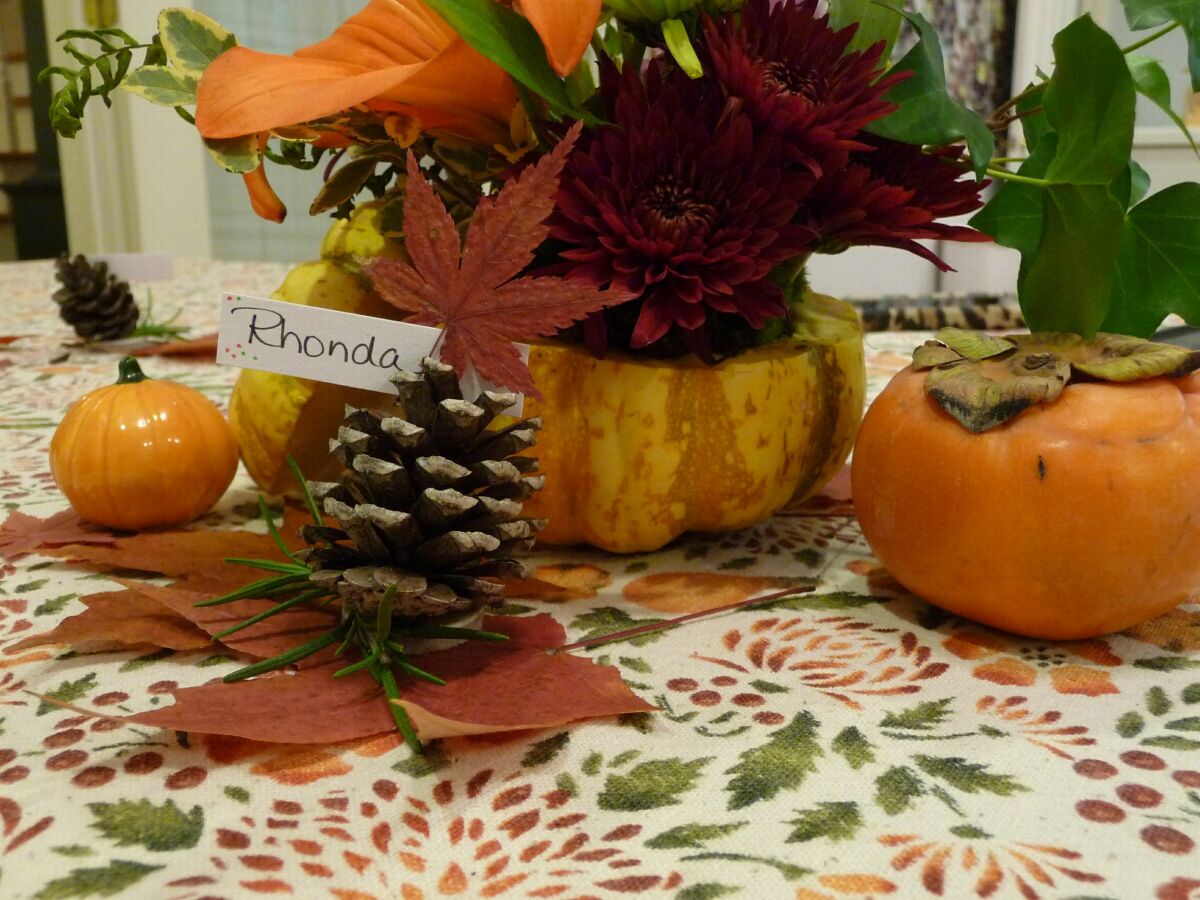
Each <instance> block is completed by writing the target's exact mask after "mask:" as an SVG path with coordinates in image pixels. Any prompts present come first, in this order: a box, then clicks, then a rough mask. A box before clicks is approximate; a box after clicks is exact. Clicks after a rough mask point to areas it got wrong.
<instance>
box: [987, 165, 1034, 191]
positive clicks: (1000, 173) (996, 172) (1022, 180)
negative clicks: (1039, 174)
mask: <svg viewBox="0 0 1200 900" xmlns="http://www.w3.org/2000/svg"><path fill="white" fill-rule="evenodd" d="M987 173H988V175H989V176H990V177H992V178H999V179H1000V180H1001V181H1015V182H1016V183H1017V184H1029V185H1033V186H1034V187H1042V188H1044V187H1046V186H1047V185H1049V184H1050V182H1048V181H1047V180H1046V179H1045V178H1030V177H1029V176H1028V175H1018V174H1017V173H1015V172H1008V171H1005V170H1004V169H998V168H996V167H994V166H988V170H987Z"/></svg>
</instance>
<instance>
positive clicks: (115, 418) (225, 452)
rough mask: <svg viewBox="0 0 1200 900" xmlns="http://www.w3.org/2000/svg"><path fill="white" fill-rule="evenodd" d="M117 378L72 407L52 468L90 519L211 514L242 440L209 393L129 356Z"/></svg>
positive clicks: (105, 521)
mask: <svg viewBox="0 0 1200 900" xmlns="http://www.w3.org/2000/svg"><path fill="white" fill-rule="evenodd" d="M119 371H120V377H119V378H118V379H117V383H116V384H111V385H109V386H108V387H103V388H100V389H98V390H95V391H92V392H91V393H89V394H86V395H85V396H83V397H82V398H80V399H79V400H78V401H77V402H76V403H75V404H73V405H72V406H71V408H70V409H69V410H68V411H67V414H66V416H64V417H63V420H62V423H61V424H60V425H59V426H58V429H57V430H56V431H55V432H54V438H53V440H51V442H50V471H51V472H52V473H53V475H54V480H55V481H57V482H58V486H59V488H61V489H62V492H63V493H64V494H66V495H67V499H68V500H70V501H71V505H72V506H73V507H75V510H76V511H77V512H78V513H79V515H80V516H82V517H83V518H85V519H87V520H89V521H92V522H96V523H99V524H101V525H107V526H108V527H110V528H119V529H124V530H135V529H139V528H150V527H154V526H158V525H181V524H183V523H184V522H189V521H191V520H192V519H194V518H196V516H199V515H201V514H202V513H205V512H207V511H208V510H209V509H210V508H211V507H212V505H213V504H214V503H216V502H217V500H219V499H220V497H221V495H222V494H223V493H225V489H226V488H227V487H229V483H230V482H231V481H232V480H233V475H234V472H235V471H237V461H238V453H237V442H236V441H235V440H234V436H233V430H232V429H231V428H230V427H229V423H228V422H226V421H225V417H224V416H223V415H221V411H220V410H219V409H217V407H216V406H215V405H213V403H212V401H210V400H209V399H208V398H206V397H205V396H204V395H203V394H201V393H200V392H198V391H196V390H193V389H192V388H190V387H187V386H186V385H182V384H179V383H177V382H173V381H156V380H153V379H150V378H147V377H146V376H145V375H144V374H143V373H142V370H141V368H140V367H139V366H138V363H137V360H136V359H134V358H133V357H126V358H125V359H123V360H122V361H121V364H120V368H119Z"/></svg>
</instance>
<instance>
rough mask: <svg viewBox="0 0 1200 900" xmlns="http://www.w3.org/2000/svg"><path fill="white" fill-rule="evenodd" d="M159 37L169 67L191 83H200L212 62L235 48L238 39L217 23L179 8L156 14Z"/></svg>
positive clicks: (204, 16) (202, 15)
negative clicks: (231, 48)
mask: <svg viewBox="0 0 1200 900" xmlns="http://www.w3.org/2000/svg"><path fill="white" fill-rule="evenodd" d="M158 37H159V40H160V41H161V42H162V47H163V52H164V53H166V55H167V60H168V61H169V62H170V64H171V68H172V69H174V70H175V71H176V72H177V73H178V74H179V75H180V76H181V77H183V78H185V79H190V80H192V81H199V80H200V76H201V75H203V74H204V70H205V69H207V68H208V66H209V64H210V63H211V62H212V61H213V60H214V59H216V58H217V57H218V56H220V55H221V54H222V53H224V52H225V51H226V50H228V49H229V48H230V47H235V46H237V39H236V38H235V37H234V36H233V35H232V34H230V33H229V32H228V31H227V30H226V29H225V28H224V27H222V26H221V24H220V23H218V22H216V21H214V20H213V19H210V18H209V17H208V16H206V15H204V14H203V13H198V12H196V11H195V10H193V9H181V8H178V7H174V8H171V9H164V10H163V11H162V12H160V13H159V14H158Z"/></svg>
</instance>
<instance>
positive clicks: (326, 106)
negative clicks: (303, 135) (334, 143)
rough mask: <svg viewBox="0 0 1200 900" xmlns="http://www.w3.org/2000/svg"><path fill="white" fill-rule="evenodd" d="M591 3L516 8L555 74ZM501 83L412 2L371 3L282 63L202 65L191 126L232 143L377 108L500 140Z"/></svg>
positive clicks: (588, 23)
mask: <svg viewBox="0 0 1200 900" xmlns="http://www.w3.org/2000/svg"><path fill="white" fill-rule="evenodd" d="M600 2H601V0H524V2H523V3H522V4H521V8H522V10H523V12H524V13H525V15H526V16H528V18H529V20H530V22H531V23H532V24H533V26H534V28H535V29H536V30H537V31H538V33H539V34H540V35H541V36H542V39H543V41H544V42H545V45H546V52H547V58H548V59H549V60H550V61H551V64H552V65H553V66H554V67H555V69H556V70H558V71H559V72H562V73H564V74H565V73H566V72H569V71H570V70H571V69H573V68H574V66H575V65H576V64H577V63H578V61H579V59H580V57H581V56H582V55H583V53H584V51H585V50H586V49H587V44H588V41H589V40H590V38H591V35H592V32H594V31H595V28H596V21H597V19H598V18H599V15H600ZM516 99H517V98H516V91H515V89H514V87H513V85H512V81H511V80H510V79H509V76H508V75H507V74H506V73H505V72H504V71H503V70H502V69H501V68H500V67H499V66H497V65H495V64H494V63H492V62H491V61H490V60H488V59H487V58H485V57H484V56H483V55H481V54H479V53H477V52H476V51H475V50H473V49H472V48H471V47H469V46H468V45H467V44H466V43H465V42H464V41H463V40H462V38H460V37H459V36H458V34H457V33H455V31H454V30H453V29H452V28H451V27H450V26H449V25H448V24H446V22H445V21H443V20H442V19H441V18H440V17H439V16H437V15H436V14H435V13H434V12H432V11H431V10H430V9H429V7H427V6H426V5H425V4H424V3H423V2H421V0H371V2H370V3H368V4H367V5H366V7H364V8H363V10H362V11H361V12H359V13H356V14H355V15H353V16H351V17H350V18H349V19H347V20H346V21H345V22H343V23H342V24H341V25H340V26H339V27H338V28H337V30H336V31H335V32H334V33H333V34H332V35H330V36H329V37H328V38H326V39H325V40H323V41H321V42H319V43H317V44H314V45H312V46H311V47H306V48H304V49H302V50H299V51H297V52H296V53H295V54H294V55H292V56H284V55H278V54H271V53H261V52H258V51H256V50H250V49H248V48H245V47H234V48H232V49H230V50H227V51H226V52H225V53H223V54H221V56H220V57H218V58H217V59H216V60H214V61H213V63H212V64H211V65H210V66H209V67H208V69H207V70H206V71H205V73H204V77H203V78H202V79H201V82H200V88H199V91H198V94H197V104H196V127H197V128H198V129H199V130H200V133H201V134H202V135H203V136H204V137H206V138H228V137H238V136H241V135H245V134H254V133H259V132H265V131H271V130H273V129H277V128H283V127H286V126H289V125H296V124H299V123H302V122H308V121H312V120H313V119H319V118H321V117H324V116H330V115H334V114H336V113H338V112H341V111H342V110H345V109H348V108H350V107H353V106H358V105H361V104H366V105H367V106H372V105H376V104H378V105H379V106H380V107H382V108H386V109H388V110H389V111H393V112H394V111H400V110H403V111H404V112H406V113H408V114H410V115H413V116H414V117H416V118H417V119H420V120H421V121H422V122H424V123H427V125H428V126H429V127H431V128H433V129H435V130H437V131H442V132H445V133H449V134H454V135H457V136H459V137H463V138H467V139H469V140H474V141H480V142H485V143H500V142H503V141H504V140H505V138H506V136H507V135H508V130H509V122H510V118H511V114H512V111H513V107H514V106H515V104H516Z"/></svg>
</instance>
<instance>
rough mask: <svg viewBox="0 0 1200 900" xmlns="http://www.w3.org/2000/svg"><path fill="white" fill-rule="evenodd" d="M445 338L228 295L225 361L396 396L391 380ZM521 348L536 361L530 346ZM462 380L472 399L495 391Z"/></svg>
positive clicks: (436, 332) (220, 344)
mask: <svg viewBox="0 0 1200 900" xmlns="http://www.w3.org/2000/svg"><path fill="white" fill-rule="evenodd" d="M441 335H442V330H441V329H440V328H430V327H429V326H427V325H410V324H409V323H407V322H395V321H392V320H391V319H378V318H375V317H374V316H362V315H358V314H356V313H347V312H339V311H337V310H332V309H322V308H320V307H315V306H303V305H301V304H298V303H283V302H281V301H279V300H267V299H265V298H262V297H248V296H244V295H241V294H222V295H221V326H220V330H219V333H218V336H217V362H218V363H219V364H220V365H225V366H237V367H239V368H242V369H260V370H262V371H266V372H278V373H280V374H283V375H295V376H297V377H299V378H310V379H312V380H313V381H327V382H329V383H330V384H342V385H345V386H347V387H355V388H362V389H364V390H368V391H377V392H379V393H382V394H394V393H395V390H396V389H395V387H393V386H392V383H391V382H390V381H389V380H388V379H389V378H390V377H391V376H392V375H394V374H395V373H396V372H398V371H401V370H407V371H410V372H415V371H418V370H419V368H420V363H421V360H422V359H423V358H424V357H426V356H436V355H437V354H436V348H437V343H438V338H440V337H441ZM516 346H517V348H518V349H519V350H520V351H521V353H522V355H524V356H526V358H528V352H529V348H528V346H525V345H521V344H518V345H516ZM462 383H463V396H465V397H475V396H478V393H479V391H481V390H483V389H485V388H491V386H490V385H488V384H487V383H486V382H483V381H481V380H480V379H479V378H478V376H477V375H476V374H475V372H474V371H471V372H468V373H467V377H466V378H464V379H462ZM523 406H524V398H523V397H520V398H518V401H517V403H516V405H515V406H513V407H510V408H509V409H508V410H505V412H506V413H507V414H509V415H514V416H518V415H520V414H521V410H522V408H523Z"/></svg>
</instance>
